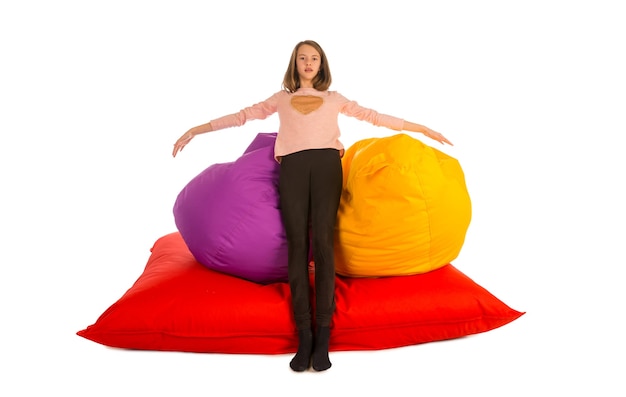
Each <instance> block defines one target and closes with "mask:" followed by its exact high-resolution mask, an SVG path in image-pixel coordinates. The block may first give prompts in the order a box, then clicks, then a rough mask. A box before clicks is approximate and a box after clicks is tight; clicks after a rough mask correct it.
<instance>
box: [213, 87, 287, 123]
mask: <svg viewBox="0 0 626 397" xmlns="http://www.w3.org/2000/svg"><path fill="white" fill-rule="evenodd" d="M279 94H280V93H276V94H274V95H272V96H271V97H269V98H268V99H266V100H264V101H263V102H259V103H257V104H254V105H252V106H249V107H246V108H244V109H241V110H240V111H239V112H237V113H233V114H229V115H226V116H222V117H219V118H217V119H213V120H211V127H213V130H214V131H216V130H221V129H224V128H229V127H240V126H242V125H244V124H245V123H246V122H247V121H248V120H263V119H266V118H267V117H269V116H271V115H272V114H274V113H276V110H277V104H278V95H279Z"/></svg>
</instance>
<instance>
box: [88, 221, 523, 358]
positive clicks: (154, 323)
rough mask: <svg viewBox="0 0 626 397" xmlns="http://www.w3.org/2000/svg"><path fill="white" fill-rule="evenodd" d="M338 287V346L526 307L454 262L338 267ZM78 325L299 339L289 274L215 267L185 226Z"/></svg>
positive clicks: (143, 341) (222, 338) (177, 346)
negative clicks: (203, 260) (276, 276)
mask: <svg viewBox="0 0 626 397" xmlns="http://www.w3.org/2000/svg"><path fill="white" fill-rule="evenodd" d="M336 295H337V298H336V313H335V315H334V317H333V323H332V331H331V332H332V333H331V345H330V349H331V350H334V351H338V350H377V349H386V348H392V347H401V346H408V345H413V344H418V343H425V342H431V341H437V340H444V339H451V338H458V337H461V336H465V335H470V334H476V333H480V332H485V331H489V330H492V329H494V328H497V327H500V326H502V325H505V324H507V323H509V322H511V321H513V320H515V319H517V318H518V317H520V316H521V315H522V314H524V313H523V312H519V311H516V310H513V309H511V308H510V307H508V306H507V305H506V304H504V303H503V302H502V301H500V300H499V299H498V298H496V297H495V296H494V295H492V294H491V293H489V292H488V291H487V290H486V289H484V288H482V287H481V286H480V285H478V284H476V283H475V282H474V281H472V280H471V279H470V278H468V277H467V276H465V275H464V274H463V273H462V272H460V271H459V270H458V269H456V268H455V267H453V266H452V265H451V264H449V265H446V266H444V267H442V268H440V269H437V270H434V271H432V272H429V273H425V274H419V275H414V276H396V277H386V278H350V277H342V276H337V287H336ZM77 334H78V335H79V336H81V337H84V338H86V339H89V340H92V341H94V342H97V343H100V344H103V345H106V346H111V347H119V348H130V349H142V350H170V351H187V352H201V353H204V352H211V353H250V354H279V353H290V352H294V351H295V350H296V347H297V340H296V331H295V328H294V325H293V315H292V312H291V298H290V292H289V286H288V284H287V283H284V282H278V283H272V284H267V285H263V284H258V283H254V282H251V281H247V280H244V279H242V278H238V277H236V276H232V275H229V274H224V273H219V272H217V271H214V270H211V269H208V268H206V267H204V266H202V265H200V264H199V263H198V262H196V260H195V259H194V257H193V255H192V254H191V253H190V252H189V249H188V248H187V246H186V245H185V242H184V241H183V239H182V237H181V235H180V234H179V233H178V232H175V233H171V234H168V235H165V236H163V237H161V238H160V239H158V240H157V241H156V242H155V244H154V246H153V247H152V254H151V256H150V258H149V260H148V263H147V265H146V268H145V270H144V272H143V274H141V276H140V277H139V279H138V280H137V281H136V282H135V283H134V284H133V285H132V287H131V288H130V289H129V290H128V291H127V292H126V293H125V294H124V295H123V296H122V297H121V298H120V299H119V300H118V301H117V302H115V303H113V305H111V306H110V307H109V308H108V309H107V310H106V311H105V312H104V313H102V315H101V316H100V317H99V318H98V319H97V321H96V322H95V323H94V324H93V325H90V326H88V327H87V328H85V329H83V330H81V331H79V332H78V333H77Z"/></svg>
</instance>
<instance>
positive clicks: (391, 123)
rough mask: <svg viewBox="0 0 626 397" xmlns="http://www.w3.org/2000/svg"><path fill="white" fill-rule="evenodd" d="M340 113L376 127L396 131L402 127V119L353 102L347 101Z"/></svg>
mask: <svg viewBox="0 0 626 397" xmlns="http://www.w3.org/2000/svg"><path fill="white" fill-rule="evenodd" d="M341 113H342V114H345V115H346V116H350V117H354V118H356V119H358V120H362V121H367V122H369V123H371V124H373V125H375V126H377V127H387V128H390V129H392V130H396V131H402V129H403V127H404V119H400V118H398V117H394V116H390V115H387V114H382V113H378V112H377V111H375V110H373V109H369V108H366V107H363V106H361V105H359V104H358V103H356V102H355V101H350V100H347V99H346V103H345V104H344V105H343V106H342V108H341Z"/></svg>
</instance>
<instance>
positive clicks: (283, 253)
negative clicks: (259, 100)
mask: <svg viewBox="0 0 626 397" xmlns="http://www.w3.org/2000/svg"><path fill="white" fill-rule="evenodd" d="M275 140H276V133H259V134H258V135H257V136H256V138H255V139H254V140H253V141H252V143H251V144H250V146H248V148H247V149H246V150H245V152H244V154H243V155H242V156H241V157H239V158H238V159H237V160H235V161H234V162H231V163H221V164H213V165H211V166H209V167H208V168H207V169H205V170H204V171H202V172H201V173H200V174H199V175H197V176H196V177H195V178H193V179H192V180H191V181H190V182H189V183H188V184H187V185H186V186H185V187H184V188H183V189H182V191H181V192H180V193H179V194H178V197H177V198H176V202H175V203H174V210H173V211H174V220H175V223H176V227H177V228H178V231H179V232H180V234H181V236H182V237H183V239H184V241H185V243H186V244H187V247H188V248H189V250H190V251H191V253H192V254H193V256H194V257H195V259H196V260H197V261H198V262H200V263H201V264H203V265H204V266H206V267H208V268H210V269H212V270H216V271H220V272H223V273H227V274H231V275H234V276H238V277H241V278H244V279H247V280H250V281H254V282H257V283H263V284H268V283H272V282H284V281H287V240H286V238H285V232H284V227H283V225H282V220H281V216H280V206H279V197H278V172H279V165H278V163H277V162H276V161H275V160H274V142H275Z"/></svg>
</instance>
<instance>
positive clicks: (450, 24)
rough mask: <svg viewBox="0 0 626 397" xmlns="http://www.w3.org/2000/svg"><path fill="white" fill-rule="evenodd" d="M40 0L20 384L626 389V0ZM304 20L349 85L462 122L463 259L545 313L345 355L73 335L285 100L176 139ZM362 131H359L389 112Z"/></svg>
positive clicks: (17, 220)
mask: <svg viewBox="0 0 626 397" xmlns="http://www.w3.org/2000/svg"><path fill="white" fill-rule="evenodd" d="M32 3H36V2H30V3H28V2H27V3H20V4H19V5H15V4H11V5H9V4H5V3H3V4H2V5H1V6H0V35H1V37H3V38H4V40H3V44H2V47H3V61H2V63H1V64H0V72H1V73H0V79H1V83H2V84H1V86H2V88H1V89H0V101H1V102H0V109H1V110H0V112H1V116H0V131H1V134H2V149H3V154H2V156H0V162H1V164H0V166H1V167H0V170H1V177H2V180H1V183H2V185H3V193H2V196H1V197H2V198H1V200H2V201H1V203H2V204H1V205H0V215H1V217H0V219H1V220H0V225H1V226H0V230H1V232H2V244H1V245H0V249H1V250H2V255H1V258H2V259H1V261H2V266H1V269H2V270H0V271H1V272H2V275H1V276H0V298H1V300H0V302H1V306H0V307H1V309H2V310H1V317H0V319H1V322H2V326H1V327H0V362H1V363H2V367H3V370H2V375H1V377H0V379H1V381H0V395H2V396H33V395H63V396H85V395H90V396H91V395H94V396H113V395H114V396H127V395H128V396H131V395H132V396H138V395H141V396H143V395H151V396H166V395H168V396H169V395H187V396H195V395H198V396H201V395H202V396H205V395H245V394H246V393H249V394H256V393H259V394H263V395H265V394H268V395H269V394H272V395H276V396H283V395H284V396H292V395H320V394H321V395H339V394H340V393H343V392H351V393H353V394H354V395H359V394H363V395H379V394H380V395H393V396H395V395H399V396H401V395H424V396H458V395H465V396H524V397H526V396H544V395H545V396H557V395H559V396H560V395H571V394H573V393H574V392H575V393H577V394H576V395H584V396H589V395H593V396H623V395H626V385H625V384H624V381H623V372H624V365H623V358H624V356H625V355H626V348H625V343H624V338H623V336H622V335H623V334H624V331H625V329H624V325H623V321H622V320H623V316H624V309H623V306H624V303H625V302H626V299H625V298H626V296H625V293H624V288H623V282H622V280H623V276H622V273H623V267H624V265H626V262H625V259H624V249H623V244H624V237H626V235H625V233H624V230H625V229H624V225H625V224H626V214H625V210H624V206H623V203H624V202H626V196H625V193H624V192H623V187H624V181H625V179H624V170H625V169H626V168H625V166H626V162H625V161H624V157H623V149H622V146H621V141H622V140H623V136H624V135H625V134H626V122H625V121H624V109H626V97H625V96H624V92H626V79H625V75H624V73H623V70H626V61H625V60H624V56H623V54H622V52H623V51H620V50H619V49H620V48H623V39H622V38H623V37H626V31H625V28H624V24H623V23H622V19H623V18H622V17H621V15H623V14H620V12H619V11H618V9H617V5H616V2H610V1H593V2H591V1H588V2H585V1H581V2H574V3H572V2H566V1H541V2H540V1H530V2H524V3H520V5H519V6H517V7H514V6H505V5H504V3H502V2H497V1H478V2H460V1H459V2H457V3H454V2H446V1H443V2H428V3H425V2H424V3H422V2H417V3H415V2H413V3H410V7H409V6H408V4H409V3H407V2H404V1H393V0H392V1H386V2H384V3H381V5H380V7H371V8H369V7H368V8H363V7H362V5H361V4H362V2H349V1H348V2H342V3H341V4H342V6H343V7H345V8H338V7H339V5H337V4H336V3H337V2H329V3H328V4H325V1H323V0H322V1H318V2H316V7H318V6H321V9H323V10H324V12H322V13H321V14H319V15H318V14H315V12H313V11H312V10H313V9H314V7H313V6H312V5H309V4H303V5H302V6H298V7H297V9H296V10H293V11H287V14H288V15H290V16H291V18H287V19H285V17H284V16H281V15H283V14H281V13H279V11H278V8H272V6H275V5H274V4H273V3H272V2H271V1H270V2H269V3H268V2H251V1H233V2H228V4H227V5H219V6H208V5H205V6H202V5H200V3H201V2H197V3H194V2H186V1H183V2H176V3H174V2H172V3H171V5H165V4H164V3H154V2H141V1H127V2H116V1H114V2H107V3H106V5H102V6H99V7H98V6H95V5H90V4H89V3H86V2H79V1H61V2H39V3H40V4H36V5H34V4H32ZM434 3H436V4H437V5H434ZM103 4H104V3H103ZM207 4H208V3H207ZM276 4H280V2H277V3H276ZM614 4H615V6H614ZM245 6H247V7H250V9H249V10H248V11H247V12H243V11H242V10H244V9H245ZM309 7H313V8H309ZM281 9H282V8H281ZM268 10H274V12H275V13H276V15H274V14H271V13H269V12H268ZM308 11H311V12H313V14H308V15H307V14H302V13H303V12H308ZM327 12H328V13H330V14H329V15H328V16H325V14H326V13H327ZM270 14H271V15H270ZM246 15H251V16H254V17H247V18H249V19H247V20H246V19H245V18H246ZM261 15H264V16H261ZM288 22H289V23H288ZM7 38H10V39H7ZM304 38H313V39H315V40H317V41H319V42H320V44H322V46H323V47H324V48H325V49H326V52H327V55H328V56H329V62H331V63H330V65H331V68H332V70H333V77H334V80H335V81H334V82H333V89H336V90H338V91H340V92H342V93H343V94H344V95H346V96H348V97H350V98H353V99H356V100H358V101H359V103H360V104H362V105H364V106H370V107H372V108H375V109H377V110H379V111H381V112H385V113H389V114H393V115H397V116H399V117H405V118H406V119H408V120H410V121H415V122H421V123H424V124H426V125H429V126H430V127H432V128H434V129H436V130H438V131H440V132H442V133H444V135H446V136H447V137H448V138H449V139H450V140H452V141H453V142H454V143H455V146H454V147H442V148H441V149H442V150H444V151H446V152H447V153H449V154H450V155H452V156H454V157H456V158H457V159H459V161H460V162H461V165H462V166H463V168H464V170H465V173H466V177H467V185H468V190H469V192H470V195H471V198H472V203H473V210H474V213H473V219H472V223H471V225H470V229H469V231H468V235H467V239H466V242H465V245H464V248H463V251H462V252H461V255H460V256H459V258H457V260H455V261H454V264H455V266H456V267H457V268H459V269H460V270H461V271H463V272H464V273H465V274H467V275H468V276H470V277H471V278H473V279H474V280H475V281H476V282H478V283H479V284H481V285H482V286H484V287H485V288H487V289H488V290H489V291H491V292H492V293H493V294H494V295H496V296H497V297H499V298H500V299H502V300H503V301H504V302H505V303H507V304H509V305H510V306H511V307H513V308H514V309H517V310H520V311H526V312H527V313H526V314H525V315H524V316H522V317H521V318H520V319H518V320H516V321H514V322H512V323H510V324H508V325H505V326H504V327H502V328H499V329H496V330H493V331H490V332H487V333H484V334H479V335H475V336H471V337H467V338H463V339H459V340H453V341H445V342H438V343H430V344H424V345H418V346H410V347H405V348H400V349H393V350H385V351H375V352H337V353H332V354H331V360H332V362H333V367H332V368H331V369H330V370H329V371H327V372H324V373H312V372H311V373H303V374H295V373H292V372H291V371H290V370H289V368H288V362H289V360H290V357H289V356H283V355H280V356H256V355H250V356H248V355H220V354H185V353H175V352H172V353H164V352H142V351H126V350H118V349H111V348H107V347H104V346H101V345H98V344H96V343H93V342H90V341H87V340H85V339H82V338H80V337H78V336H76V332H77V331H78V330H80V329H82V328H84V327H86V326H87V325H90V324H92V323H93V322H94V321H95V320H96V318H97V317H98V316H99V315H100V314H101V313H102V312H103V311H104V310H105V309H106V308H107V307H108V306H109V305H110V304H112V303H113V302H114V301H115V300H117V299H118V298H119V297H120V296H121V295H122V294H123V293H124V292H125V291H126V290H127V289H128V288H130V286H131V285H132V283H133V282H134V281H135V279H136V278H137V277H138V276H139V275H140V274H141V272H142V270H143V267H144V265H145V263H146V261H147V259H148V257H149V249H150V247H151V245H152V243H153V242H154V241H155V240H156V239H157V238H158V237H160V236H162V235H164V234H166V233H169V232H172V231H174V230H175V227H174V223H173V216H172V205H173V203H174V200H175V197H176V194H177V193H178V192H179V191H180V189H181V188H182V187H183V186H184V184H185V183H186V182H187V181H189V179H190V178H192V177H193V176H195V175H196V174H197V173H199V172H200V171H202V170H203V169H204V168H206V167H207V166H209V165H210V164H213V163H216V162H225V161H232V160H234V159H235V158H236V157H237V156H238V155H239V154H240V153H241V152H242V151H243V149H244V148H245V147H246V145H247V143H249V142H250V141H251V139H252V138H253V137H254V136H255V135H256V133H257V132H273V131H275V129H276V124H277V120H276V119H275V118H271V119H268V120H265V121H259V122H254V123H250V124H248V125H246V126H244V127H241V128H240V129H239V130H230V131H222V132H218V133H214V134H211V135H207V136H203V137H198V138H197V139H196V140H195V141H194V142H192V144H191V145H190V146H189V147H188V148H187V149H185V151H184V152H183V153H182V154H181V155H180V156H179V157H177V158H176V159H172V158H171V147H172V144H173V142H174V141H175V140H176V138H177V137H178V136H179V135H181V134H182V133H183V132H184V131H185V130H186V129H187V128H189V127H191V126H193V125H197V124H200V123H203V122H206V121H209V120H210V119H211V118H214V117H218V116H221V115H223V114H226V113H231V112H235V111H237V110H239V109H240V108H241V107H243V106H247V105H251V104H253V103H255V102H258V101H260V100H263V99H265V98H266V97H268V96H269V95H270V94H272V93H273V92H274V91H276V90H278V89H280V81H281V80H282V75H283V73H284V69H285V67H286V66H287V60H288V56H289V53H290V51H291V49H292V47H293V45H294V44H295V43H296V42H297V41H299V40H301V39H304ZM342 129H343V132H344V143H345V144H346V145H350V144H351V143H353V142H355V141H357V140H359V139H361V138H367V137H371V136H382V135H387V134H390V133H392V132H389V131H385V130H381V129H376V128H375V127H370V126H367V125H363V123H359V122H355V121H352V120H342ZM416 137H417V138H419V139H421V137H418V136H416ZM425 142H427V141H426V140H425ZM429 143H431V142H429ZM434 145H436V144H434ZM351 395H352V394H351Z"/></svg>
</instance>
